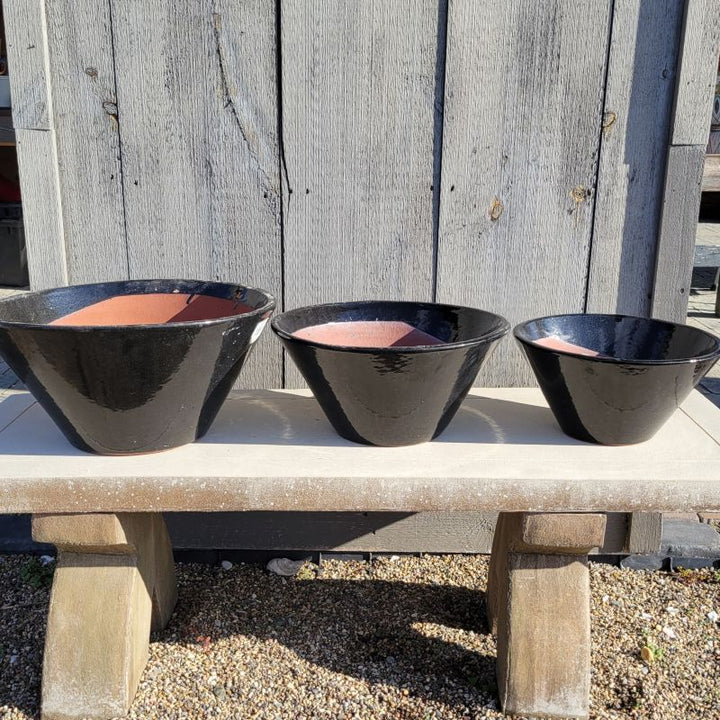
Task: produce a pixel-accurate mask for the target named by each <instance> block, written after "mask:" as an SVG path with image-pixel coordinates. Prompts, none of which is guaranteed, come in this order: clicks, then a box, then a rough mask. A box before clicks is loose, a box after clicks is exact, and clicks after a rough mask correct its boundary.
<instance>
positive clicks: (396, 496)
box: [0, 388, 720, 513]
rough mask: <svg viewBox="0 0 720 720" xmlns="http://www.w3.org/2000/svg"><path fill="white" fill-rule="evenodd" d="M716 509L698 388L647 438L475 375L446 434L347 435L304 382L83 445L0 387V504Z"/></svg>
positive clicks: (716, 459)
mask: <svg viewBox="0 0 720 720" xmlns="http://www.w3.org/2000/svg"><path fill="white" fill-rule="evenodd" d="M190 510H192V511H231V510H232V511H236V510H315V511H385V510H387V511H407V512H412V511H424V510H456V511H457V510H505V511H522V510H525V511H546V512H551V511H633V510H639V511H646V512H654V511H660V512H662V511H667V512H669V511H688V512H689V511H701V510H707V511H716V510H720V409H718V408H716V407H715V406H714V405H713V404H712V403H711V402H710V401H709V400H707V399H706V398H704V397H703V396H702V395H700V393H697V392H693V393H692V394H691V396H690V397H689V398H688V400H687V401H686V402H685V404H684V405H683V407H682V408H681V409H680V410H678V411H677V412H676V413H675V414H674V415H673V417H672V418H671V419H670V421H669V422H668V423H667V424H666V425H665V426H664V427H663V428H662V430H661V431H660V432H659V433H658V434H657V435H656V436H655V437H654V438H653V439H652V440H650V441H648V442H646V443H642V444H640V445H631V446H624V447H602V446H598V445H592V444H587V443H583V442H579V441H576V440H573V439H571V438H568V437H566V436H565V435H563V434H562V433H561V431H560V429H559V428H558V426H557V425H556V423H555V421H554V419H553V417H552V415H551V413H550V410H549V409H548V407H547V405H546V403H545V400H544V398H543V396H542V394H541V393H540V391H539V390H537V389H534V388H513V389H477V390H474V391H473V392H472V393H471V394H470V396H468V398H467V400H466V401H465V403H464V404H463V406H462V407H461V409H460V410H459V412H458V414H457V416H456V417H455V419H454V420H453V422H452V423H451V424H450V426H449V427H448V429H447V430H446V431H445V433H444V434H443V435H442V436H441V437H440V438H438V439H437V440H435V441H433V442H431V443H425V444H423V445H415V446H412V447H402V448H378V447H370V446H362V445H356V444H354V443H351V442H348V441H346V440H343V439H342V438H340V437H338V436H337V435H336V434H335V433H334V431H333V430H332V428H331V427H330V425H329V424H328V422H327V420H326V419H325V417H324V415H323V414H322V411H321V410H320V407H319V406H318V405H317V403H316V401H315V399H314V398H313V397H312V396H311V395H310V394H309V392H307V391H287V390H277V391H271V390H265V391H252V392H238V393H234V394H232V395H231V396H230V397H229V398H228V400H227V401H226V403H225V405H224V406H223V408H222V409H221V411H220V414H219V415H218V418H217V420H216V421H215V423H214V425H213V427H212V428H211V430H210V432H209V433H208V434H207V436H206V437H205V438H204V439H203V440H201V441H199V442H197V443H194V444H192V445H187V446H185V447H181V448H177V449H174V450H170V451H168V452H164V453H156V454H150V455H136V456H125V457H101V456H95V455H88V454H85V453H82V452H80V451H79V450H76V449H75V448H73V447H72V446H70V445H69V444H68V442H67V441H66V440H65V438H64V437H63V436H62V435H61V434H60V432H59V430H57V428H56V427H55V425H54V424H53V423H52V421H51V420H50V418H49V417H48V416H47V415H46V414H45V412H44V411H43V410H42V408H40V406H39V405H37V403H34V402H33V400H32V398H31V397H30V396H29V395H28V393H26V392H14V393H9V394H7V395H5V396H4V397H2V398H0V513H24V512H32V513H62V512H120V511H153V512H156V511H190Z"/></svg>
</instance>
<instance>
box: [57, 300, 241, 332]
mask: <svg viewBox="0 0 720 720" xmlns="http://www.w3.org/2000/svg"><path fill="white" fill-rule="evenodd" d="M253 309H254V308H253V307H251V306H250V305H247V304H245V303H241V302H238V301H237V300H226V299H225V298H218V297H213V296H211V295H190V294H188V293H145V294H134V295H116V296H115V297H110V298H108V299H107V300H100V301H99V302H96V303H92V304H91V305H87V306H86V307H83V308H81V309H80V310H75V312H71V313H69V314H67V315H63V316H62V317H59V318H58V319H57V320H53V321H52V322H51V323H50V324H51V325H64V326H75V327H78V326H83V325H88V326H90V325H93V326H97V325H104V326H118V325H164V324H166V323H179V322H195V321H200V320H217V319H218V318H224V317H232V316H233V315H242V314H243V313H246V312H251V311H252V310H253Z"/></svg>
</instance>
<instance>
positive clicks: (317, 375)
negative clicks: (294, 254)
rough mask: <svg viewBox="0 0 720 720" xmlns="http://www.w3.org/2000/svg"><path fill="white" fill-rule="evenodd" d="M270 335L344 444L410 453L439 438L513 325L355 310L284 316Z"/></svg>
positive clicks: (318, 309)
mask: <svg viewBox="0 0 720 720" xmlns="http://www.w3.org/2000/svg"><path fill="white" fill-rule="evenodd" d="M272 328H273V330H274V331H275V332H276V333H277V334H278V335H279V336H280V338H281V339H282V342H283V344H284V345H285V347H286V348H287V350H288V352H289V353H290V355H291V357H292V359H293V360H294V361H295V364H296V365H297V366H298V368H299V369H300V372H301V373H302V374H303V376H304V377H305V380H306V381H307V383H308V385H309V386H310V388H311V389H312V391H313V393H314V394H315V397H316V398H317V400H318V402H319V403H320V405H321V407H322V409H323V411H324V412H325V414H326V415H327V417H328V419H329V420H330V422H331V423H332V425H333V427H334V428H335V430H336V431H337V432H338V433H339V434H340V435H342V436H343V437H345V438H347V439H348V440H353V441H354V442H358V443H368V444H372V445H412V444H414V443H420V442H424V441H426V440H431V439H432V438H433V437H436V436H437V435H439V434H440V433H441V432H442V431H443V430H444V429H445V427H446V426H447V424H448V423H449V422H450V420H451V419H452V417H453V416H454V415H455V412H456V411H457V409H458V407H459V406H460V403H461V402H462V401H463V398H464V397H465V395H466V394H467V392H468V390H469V389H470V387H471V386H472V383H473V381H474V380H475V376H476V375H477V373H478V370H479V369H480V366H481V365H482V363H483V360H485V358H486V357H487V355H488V353H489V351H490V349H491V348H492V346H493V345H494V343H495V342H496V341H497V340H499V339H500V338H501V337H503V335H505V334H506V333H507V332H508V330H509V325H508V323H507V321H506V320H505V319H504V318H502V317H500V316H499V315H494V314H492V313H489V312H484V311H482V310H475V309H472V308H466V307H457V306H452V305H436V304H432V303H416V302H352V303H337V304H329V305H316V306H312V307H305V308H299V309H297V310H290V311H289V312H286V313H283V314H282V315H279V316H278V317H276V318H274V319H273V321H272Z"/></svg>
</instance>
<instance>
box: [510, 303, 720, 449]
mask: <svg viewBox="0 0 720 720" xmlns="http://www.w3.org/2000/svg"><path fill="white" fill-rule="evenodd" d="M514 334H515V337H516V339H517V340H518V342H519V343H520V346H521V347H522V349H523V350H524V352H525V355H526V357H527V359H528V362H529V363H530V366H531V367H532V369H533V372H534V373H535V377H536V378H537V380H538V383H539V385H540V388H541V389H542V391H543V394H544V395H545V398H546V399H547V401H548V404H549V405H550V409H551V410H552V412H553V414H554V415H555V419H556V420H557V422H558V424H559V425H560V427H561V428H562V430H563V432H565V433H566V434H567V435H570V436H571V437H574V438H577V439H579V440H584V441H586V442H596V443H600V444H603V445H626V444H631V443H638V442H643V441H645V440H648V439H649V438H651V437H652V436H653V435H654V434H655V433H656V432H657V431H658V430H659V429H660V428H661V427H662V425H663V424H664V423H665V422H666V421H667V420H668V419H669V418H670V416H671V415H672V414H673V412H674V411H675V410H676V409H677V407H678V406H679V405H680V404H681V403H682V402H683V400H685V398H686V397H687V396H688V394H689V393H690V391H691V390H692V389H693V388H694V387H695V386H696V385H697V383H698V382H699V381H700V380H701V379H702V378H703V377H704V375H705V374H706V373H707V372H708V371H709V370H710V368H712V366H713V365H714V364H715V362H716V361H717V359H718V357H719V356H720V341H719V340H718V338H716V337H714V336H713V335H711V334H710V333H706V332H704V331H702V330H698V329H697V328H694V327H690V326H688V325H682V324H679V323H671V322H664V321H660V320H651V319H648V318H639V317H632V316H627V315H556V316H551V317H545V318H538V319H535V320H529V321H527V322H525V323H521V324H520V325H518V326H517V327H516V328H515V330H514Z"/></svg>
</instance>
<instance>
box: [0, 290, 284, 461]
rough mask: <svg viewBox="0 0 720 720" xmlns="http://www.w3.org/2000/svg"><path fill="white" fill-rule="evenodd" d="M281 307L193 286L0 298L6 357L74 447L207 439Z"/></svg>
mask: <svg viewBox="0 0 720 720" xmlns="http://www.w3.org/2000/svg"><path fill="white" fill-rule="evenodd" d="M274 306H275V301H274V299H273V298H272V296H270V295H269V294H268V293H266V292H264V291H262V290H257V289H254V288H247V287H243V286H239V285H234V284H227V283H211V282H201V281H195V280H137V281H123V282H111V283H101V284H93V285H77V286H71V287H63V288H57V289H54V290H45V291H41V292H34V293H28V294H26V295H21V296H14V297H11V298H9V299H7V300H4V301H2V302H0V355H2V356H3V357H4V358H5V359H6V361H7V363H8V365H10V367H11V368H12V370H13V371H14V372H15V373H16V374H17V375H18V376H19V377H20V379H21V380H22V381H23V382H24V383H25V385H26V386H27V388H28V389H29V390H30V392H31V393H32V394H33V395H34V396H35V398H36V399H37V401H38V402H39V403H40V404H41V405H42V406H43V407H44V408H45V410H46V411H47V412H48V414H49V415H50V416H51V417H52V419H53V420H54V421H55V423H56V424H57V425H58V427H59V428H60V429H61V430H62V432H63V433H64V434H65V436H66V437H67V439H68V440H69V441H70V442H71V443H72V444H73V445H74V446H75V447H77V448H80V449H81V450H85V451H87V452H95V453H100V454H106V455H120V454H127V453H146V452H155V451H159V450H166V449H168V448H171V447H176V446H178V445H183V444H185V443H189V442H192V441H193V440H195V439H196V438H198V437H201V436H202V435H204V434H205V432H207V430H208V428H209V427H210V424H211V423H212V421H213V420H214V418H215V415H216V414H217V411H218V409H219V408H220V405H221V404H222V403H223V401H224V400H225V398H226V397H227V394H228V392H229V390H230V388H231V387H232V385H233V383H234V381H235V379H236V378H237V376H238V374H239V372H240V370H241V368H242V366H243V363H244V362H245V359H246V357H247V355H248V353H249V352H250V350H251V348H252V346H253V344H254V343H255V341H256V340H257V338H258V336H259V335H260V333H261V332H262V329H263V327H264V325H265V324H266V322H267V319H268V317H269V316H270V314H271V313H272V310H273V308H274Z"/></svg>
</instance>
